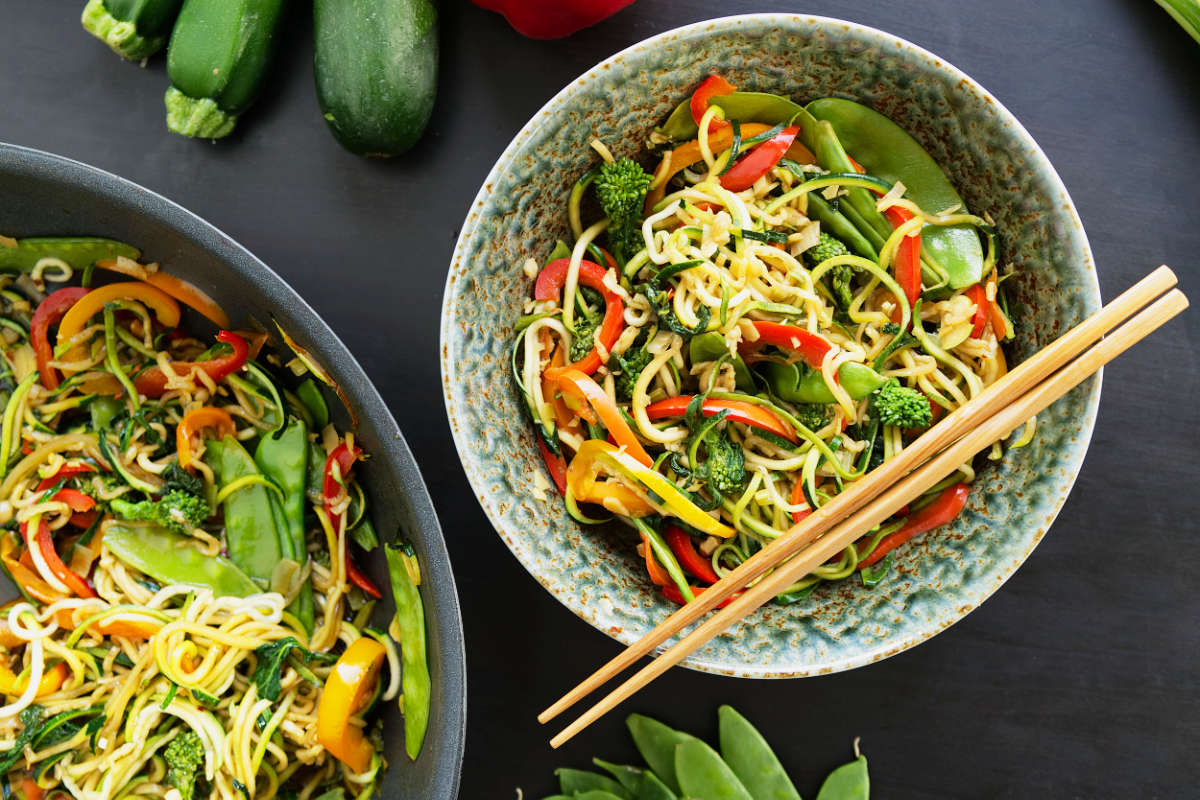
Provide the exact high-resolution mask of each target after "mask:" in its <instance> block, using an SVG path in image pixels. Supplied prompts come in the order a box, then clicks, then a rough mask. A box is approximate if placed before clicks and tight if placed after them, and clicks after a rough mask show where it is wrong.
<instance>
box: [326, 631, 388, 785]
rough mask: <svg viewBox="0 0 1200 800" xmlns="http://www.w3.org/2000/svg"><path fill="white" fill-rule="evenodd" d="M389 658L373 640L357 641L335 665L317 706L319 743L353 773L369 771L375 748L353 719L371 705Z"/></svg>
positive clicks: (366, 638) (366, 637)
mask: <svg viewBox="0 0 1200 800" xmlns="http://www.w3.org/2000/svg"><path fill="white" fill-rule="evenodd" d="M386 656H387V651H385V650H384V649H383V645H381V644H380V643H379V642H377V641H375V640H374V639H372V638H370V637H369V636H364V637H362V638H361V639H356V640H355V641H354V643H353V644H351V645H350V646H349V647H348V648H346V652H344V653H342V657H341V658H339V659H338V660H337V663H336V664H334V665H333V671H332V672H331V673H329V677H328V678H327V679H326V680H325V688H324V690H323V691H322V692H321V702H320V704H319V705H318V706H317V743H318V744H320V745H321V746H322V747H324V748H325V749H326V750H328V751H329V752H330V753H332V754H333V755H334V757H335V758H337V759H338V761H341V762H342V763H343V764H345V765H346V766H347V767H349V768H350V769H351V771H353V772H357V773H363V772H366V771H367V768H368V767H370V766H371V757H372V756H374V755H375V748H374V746H373V745H372V744H371V743H370V742H369V741H367V737H365V736H363V732H362V728H360V727H359V726H357V725H353V724H351V723H350V718H351V717H352V716H354V715H355V714H357V713H359V712H360V711H362V710H363V708H364V707H365V706H366V704H367V703H368V702H370V699H371V695H372V694H373V693H374V690H375V682H376V681H377V680H378V678H379V668H380V667H381V666H382V665H383V660H384V658H385V657H386Z"/></svg>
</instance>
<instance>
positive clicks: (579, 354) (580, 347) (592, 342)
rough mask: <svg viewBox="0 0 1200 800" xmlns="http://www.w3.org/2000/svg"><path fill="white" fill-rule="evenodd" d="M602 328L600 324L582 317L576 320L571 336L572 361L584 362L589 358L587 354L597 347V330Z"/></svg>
mask: <svg viewBox="0 0 1200 800" xmlns="http://www.w3.org/2000/svg"><path fill="white" fill-rule="evenodd" d="M599 327H600V323H599V322H597V321H594V320H590V319H587V318H586V317H580V318H579V319H577V320H575V327H574V328H573V330H572V331H571V332H572V334H573V335H572V336H571V352H570V356H571V360H572V361H582V360H583V359H585V358H587V354H588V353H590V352H592V348H594V347H595V346H596V329H597V328H599Z"/></svg>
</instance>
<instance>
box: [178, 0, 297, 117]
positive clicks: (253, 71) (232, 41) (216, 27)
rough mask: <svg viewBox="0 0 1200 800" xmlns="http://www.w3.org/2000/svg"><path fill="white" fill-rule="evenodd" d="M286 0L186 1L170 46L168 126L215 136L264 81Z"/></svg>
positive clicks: (241, 108) (241, 109)
mask: <svg viewBox="0 0 1200 800" xmlns="http://www.w3.org/2000/svg"><path fill="white" fill-rule="evenodd" d="M282 9H283V0H185V2H184V4H183V9H182V10H181V11H180V12H179V19H178V20H177V21H176V23H175V31H174V33H172V34H171V44H170V45H169V46H168V48H167V75H168V76H169V77H170V79H171V88H170V89H168V90H167V96H166V104H167V127H168V128H169V129H171V130H172V131H174V132H175V133H182V134H183V135H184V136H199V137H203V138H206V139H217V138H220V137H222V136H227V135H228V134H229V132H230V131H232V130H233V127H234V124H235V123H236V122H237V118H238V115H239V114H241V113H242V112H243V111H245V110H246V109H247V108H249V107H250V104H251V103H253V102H254V98H255V97H256V96H257V95H258V91H259V89H260V88H261V86H262V82H263V77H264V76H265V75H266V72H267V63H268V62H269V61H270V58H271V53H272V51H273V50H274V49H275V39H276V35H277V33H278V31H279V22H280V19H281V17H282V13H281V12H282Z"/></svg>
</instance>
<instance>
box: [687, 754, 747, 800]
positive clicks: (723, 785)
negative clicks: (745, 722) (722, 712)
mask: <svg viewBox="0 0 1200 800" xmlns="http://www.w3.org/2000/svg"><path fill="white" fill-rule="evenodd" d="M675 774H676V775H677V776H678V778H679V786H680V788H681V789H682V790H683V794H684V796H685V797H702V798H704V800H755V798H754V797H753V796H752V795H751V794H750V792H748V791H747V790H746V787H745V786H743V785H742V782H741V781H739V780H738V778H737V775H735V774H734V773H733V770H731V769H730V768H729V765H728V764H726V763H725V762H724V761H722V760H721V757H720V756H719V755H717V751H716V750H713V749H712V748H711V747H709V746H708V745H707V744H705V743H704V742H702V741H700V740H699V739H693V740H692V741H690V742H683V743H682V744H679V745H677V746H676V747H675Z"/></svg>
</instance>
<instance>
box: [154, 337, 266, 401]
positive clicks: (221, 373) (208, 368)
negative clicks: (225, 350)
mask: <svg viewBox="0 0 1200 800" xmlns="http://www.w3.org/2000/svg"><path fill="white" fill-rule="evenodd" d="M217 341H218V342H224V343H225V344H227V345H229V346H230V347H232V348H233V352H232V353H230V354H229V355H225V356H219V357H218V358H210V359H209V360H207V361H172V362H171V369H172V370H174V371H175V372H177V373H180V374H183V375H186V374H188V373H190V372H191V371H192V370H193V369H199V370H201V371H203V372H206V373H208V377H210V378H212V379H213V380H214V381H219V380H221V379H222V378H224V377H225V376H226V375H230V374H232V373H234V372H237V371H238V370H239V369H241V368H242V365H243V364H245V363H246V358H247V357H248V356H249V355H250V346H249V345H248V344H246V340H245V339H243V338H242V337H241V336H238V335H237V334H236V333H234V332H233V331H220V332H219V333H218V334H217ZM133 385H134V386H135V387H136V388H137V390H138V392H139V393H141V394H144V395H146V396H147V397H162V396H163V394H165V393H166V391H167V376H166V375H164V374H163V371H162V370H161V369H159V368H158V367H150V369H147V370H145V371H144V372H142V373H141V374H139V375H138V376H137V377H136V378H134V379H133Z"/></svg>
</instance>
